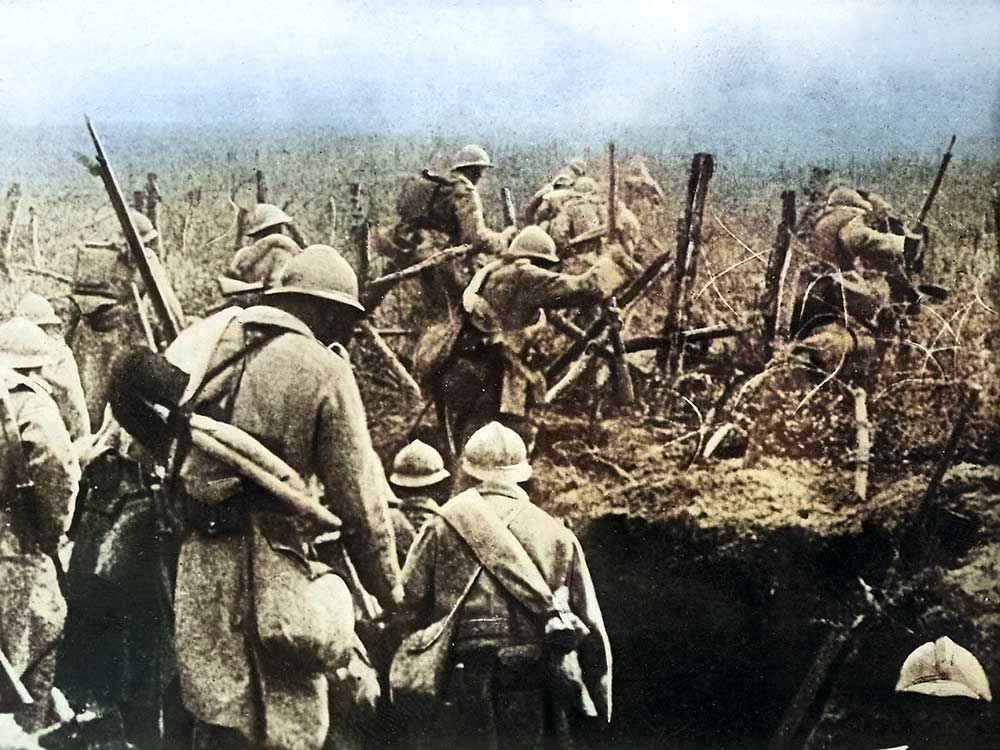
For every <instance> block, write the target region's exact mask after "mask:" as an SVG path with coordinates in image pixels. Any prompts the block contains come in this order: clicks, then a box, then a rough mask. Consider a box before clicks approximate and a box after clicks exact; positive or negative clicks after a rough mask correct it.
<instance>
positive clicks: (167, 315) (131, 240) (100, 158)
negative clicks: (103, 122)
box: [85, 117, 181, 339]
mask: <svg viewBox="0 0 1000 750" xmlns="http://www.w3.org/2000/svg"><path fill="white" fill-rule="evenodd" d="M85 119H86V122H87V130H88V131H89V133H90V138H91V140H92V141H93V142H94V149H95V150H96V151H97V163H98V166H100V168H101V179H102V180H103V181H104V187H105V189H106V190H107V191H108V197H109V198H111V204H112V206H113V207H114V209H115V215H116V216H117V217H118V223H119V224H121V228H122V233H123V234H124V235H125V242H126V244H127V245H128V249H129V252H130V253H131V254H132V258H133V260H134V261H135V264H136V268H137V269H138V270H139V276H140V277H141V278H142V282H143V284H144V285H145V287H146V292H147V294H149V297H150V300H151V301H152V303H153V309H154V310H156V316H157V317H158V318H159V319H160V322H161V324H162V325H163V326H164V328H165V329H166V332H167V334H168V336H169V338H170V339H175V338H177V335H178V334H179V333H180V332H181V327H180V322H179V321H178V320H177V318H176V317H174V314H173V312H172V311H171V310H170V307H169V305H167V302H166V300H165V299H164V296H163V293H162V290H161V289H160V287H159V285H158V283H157V279H156V278H155V277H154V275H153V271H152V269H151V268H150V267H149V261H148V260H147V258H146V252H145V249H144V248H143V246H142V242H141V240H140V239H139V233H138V232H137V231H136V229H135V226H134V225H133V224H132V217H131V216H129V213H128V207H127V206H126V205H125V199H124V198H123V197H122V191H121V187H120V186H119V184H118V178H116V177H115V173H114V170H112V168H111V163H110V162H109V161H108V158H107V156H106V155H105V153H104V147H103V146H102V145H101V139H100V138H99V137H98V136H97V131H96V130H94V124H93V123H92V122H91V121H90V118H89V117H86V118H85Z"/></svg>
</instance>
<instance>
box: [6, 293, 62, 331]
mask: <svg viewBox="0 0 1000 750" xmlns="http://www.w3.org/2000/svg"><path fill="white" fill-rule="evenodd" d="M14 315H16V316H17V317H19V318H24V319H25V320H30V321H31V322H32V323H34V324H35V325H38V326H57V325H61V324H62V320H61V319H60V318H59V316H58V315H56V311H55V308H53V307H52V303H51V302H49V301H48V300H47V299H45V297H43V296H42V295H40V294H38V293H36V292H27V293H26V294H25V295H24V296H23V297H21V299H19V300H18V302H17V307H16V308H15V309H14Z"/></svg>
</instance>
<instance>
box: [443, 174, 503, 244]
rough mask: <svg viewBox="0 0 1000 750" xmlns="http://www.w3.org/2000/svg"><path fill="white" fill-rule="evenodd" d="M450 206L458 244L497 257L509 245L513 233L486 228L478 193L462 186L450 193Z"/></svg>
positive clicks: (473, 189)
mask: <svg viewBox="0 0 1000 750" xmlns="http://www.w3.org/2000/svg"><path fill="white" fill-rule="evenodd" d="M452 205H453V206H454V210H455V219H456V220H457V222H458V233H459V242H460V243H462V244H468V245H472V246H473V248H475V250H476V251H477V252H481V253H490V254H492V255H499V254H500V253H501V252H502V251H503V249H504V248H505V247H507V245H508V244H510V240H511V237H512V236H513V231H512V229H513V228H511V229H509V230H505V231H503V232H494V231H493V230H492V229H490V228H489V227H488V226H486V218H485V216H483V203H482V200H481V199H480V197H479V191H478V190H476V189H475V188H470V187H466V186H464V185H461V186H458V187H456V188H455V191H454V192H453V193H452Z"/></svg>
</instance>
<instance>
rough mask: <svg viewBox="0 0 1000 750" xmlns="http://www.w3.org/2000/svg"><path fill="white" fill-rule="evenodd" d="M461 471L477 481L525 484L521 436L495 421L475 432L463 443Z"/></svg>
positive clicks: (524, 450) (526, 475) (526, 466)
mask: <svg viewBox="0 0 1000 750" xmlns="http://www.w3.org/2000/svg"><path fill="white" fill-rule="evenodd" d="M462 469H463V471H465V473H466V474H468V475H469V476H471V477H475V478H476V479H479V480H480V481H491V480H492V481H500V482H525V481H527V480H528V479H530V478H531V464H529V463H528V449H527V448H526V447H525V445H524V441H523V440H522V439H521V436H520V435H518V434H517V433H516V432H514V431H513V430H512V429H510V428H509V427H504V426H503V425H502V424H500V423H499V422H490V423H489V424H488V425H486V426H485V427H480V428H479V429H478V430H476V431H475V432H474V433H473V435H472V437H470V438H469V442H467V443H466V444H465V451H464V452H463V454H462Z"/></svg>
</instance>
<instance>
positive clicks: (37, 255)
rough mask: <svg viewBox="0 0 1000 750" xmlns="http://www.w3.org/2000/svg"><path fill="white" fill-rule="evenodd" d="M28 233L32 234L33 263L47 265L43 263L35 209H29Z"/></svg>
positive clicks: (30, 207) (32, 207)
mask: <svg viewBox="0 0 1000 750" xmlns="http://www.w3.org/2000/svg"><path fill="white" fill-rule="evenodd" d="M28 231H29V232H31V262H32V263H33V264H34V265H36V266H39V267H41V266H43V265H45V264H44V263H43V262H42V252H41V250H40V249H39V247H38V215H37V214H36V213H35V207H34V206H29V207H28Z"/></svg>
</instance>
